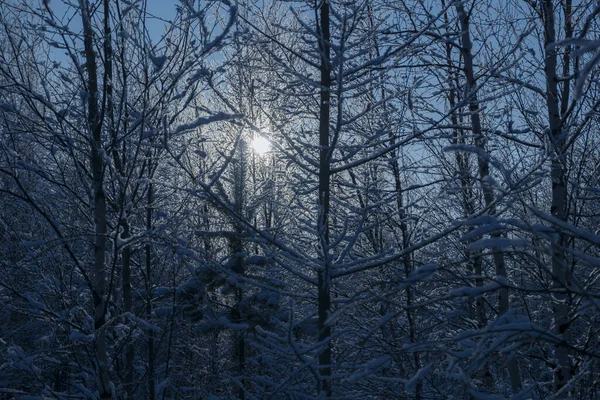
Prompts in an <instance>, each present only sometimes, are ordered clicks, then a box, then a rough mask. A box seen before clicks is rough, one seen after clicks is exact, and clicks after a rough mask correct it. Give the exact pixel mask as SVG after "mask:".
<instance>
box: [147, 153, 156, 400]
mask: <svg viewBox="0 0 600 400" xmlns="http://www.w3.org/2000/svg"><path fill="white" fill-rule="evenodd" d="M148 162H150V161H149V160H148ZM151 175H152V174H150V176H151ZM149 179H152V178H151V177H150V178H149ZM147 203H148V204H147V206H146V231H147V233H148V234H150V232H151V230H152V212H153V210H154V208H153V203H154V185H153V184H152V183H149V184H148V193H147ZM145 253H146V319H147V320H148V322H150V321H151V319H152V245H151V244H150V243H147V244H146V248H145ZM147 334H148V399H149V400H155V399H156V377H155V370H156V365H155V364H156V361H155V354H154V353H155V350H154V331H153V330H152V329H148V331H147Z"/></svg>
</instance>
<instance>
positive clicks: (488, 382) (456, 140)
mask: <svg viewBox="0 0 600 400" xmlns="http://www.w3.org/2000/svg"><path fill="white" fill-rule="evenodd" d="M441 3H442V7H444V8H445V7H446V2H445V0H441ZM444 22H445V25H446V26H449V18H448V14H447V13H445V14H444ZM446 58H447V62H448V68H449V72H448V73H449V74H451V76H450V79H449V81H450V82H452V81H456V87H457V88H458V87H459V83H458V73H455V72H453V69H455V68H456V67H454V66H453V62H452V43H450V42H446ZM450 85H451V86H450V90H449V94H448V102H449V105H450V108H451V109H452V110H455V109H456V107H457V101H458V99H457V94H456V89H455V88H454V87H453V86H452V83H451V84H450ZM458 115H459V112H458V110H455V111H454V112H452V113H451V115H450V119H451V121H452V125H453V126H454V127H456V128H454V129H453V138H452V144H454V145H457V144H465V140H464V137H463V135H462V131H461V130H460V128H458V126H459V125H461V124H462V123H463V121H462V118H460V119H459V117H458ZM454 154H455V159H456V166H457V168H458V174H459V180H460V187H461V193H462V197H463V204H462V207H463V209H464V212H465V217H469V216H471V215H474V214H475V197H474V193H473V183H472V179H471V178H470V163H469V158H468V155H467V154H465V153H462V152H459V151H457V152H455V153H454ZM473 229H474V228H469V231H472V230H473ZM465 255H466V258H467V260H468V265H469V267H468V268H469V272H470V273H471V274H472V275H474V276H475V279H474V282H475V286H476V287H483V268H482V266H483V260H482V255H481V251H480V250H470V249H469V248H468V247H467V248H466V249H465ZM485 303H486V301H485V299H484V298H483V296H479V297H477V299H476V300H475V307H473V303H472V301H471V300H470V303H469V312H470V313H471V317H472V318H473V319H474V320H475V321H477V327H478V328H479V329H481V328H483V327H484V326H485V325H486V324H487V317H486V311H485V308H486V306H485ZM482 373H483V382H484V385H485V387H488V388H491V387H492V386H493V384H494V381H493V377H492V373H491V371H490V368H489V365H487V364H486V365H485V367H484V368H483V371H482Z"/></svg>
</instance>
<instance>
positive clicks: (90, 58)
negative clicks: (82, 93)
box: [79, 0, 112, 399]
mask: <svg viewBox="0 0 600 400" xmlns="http://www.w3.org/2000/svg"><path fill="white" fill-rule="evenodd" d="M79 6H80V9H81V19H82V25H83V44H84V50H85V58H86V70H87V79H88V82H87V83H88V87H87V107H88V113H87V114H88V115H87V122H88V127H89V130H90V132H91V140H90V143H91V155H90V169H91V170H92V190H93V202H94V226H95V228H94V234H95V239H94V264H93V269H94V271H93V272H94V273H93V285H94V287H93V298H94V329H95V331H96V335H95V353H96V373H97V380H98V391H99V392H100V398H101V399H111V398H112V393H111V390H110V375H109V367H108V356H107V353H106V331H105V326H104V325H105V322H106V321H105V318H106V260H105V257H106V255H105V254H106V230H107V224H106V195H105V193H104V183H103V181H104V159H103V157H102V151H103V149H102V120H101V116H100V114H99V110H98V98H99V96H100V93H99V92H98V69H97V65H96V53H95V50H94V32H93V28H92V22H91V17H90V13H89V4H88V2H87V1H86V0H79Z"/></svg>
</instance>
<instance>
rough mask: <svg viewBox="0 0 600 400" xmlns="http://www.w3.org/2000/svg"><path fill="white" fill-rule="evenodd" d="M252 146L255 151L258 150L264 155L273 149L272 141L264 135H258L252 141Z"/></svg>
mask: <svg viewBox="0 0 600 400" xmlns="http://www.w3.org/2000/svg"><path fill="white" fill-rule="evenodd" d="M252 148H253V149H254V151H255V152H257V153H258V154H259V155H261V156H262V155H264V154H265V153H267V152H268V151H269V150H271V143H270V142H269V141H268V140H267V139H265V138H264V137H262V136H257V137H256V138H255V139H254V140H253V141H252Z"/></svg>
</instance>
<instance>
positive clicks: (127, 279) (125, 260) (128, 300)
mask: <svg viewBox="0 0 600 400" xmlns="http://www.w3.org/2000/svg"><path fill="white" fill-rule="evenodd" d="M121 224H122V225H123V233H122V234H121V238H122V239H123V240H127V239H128V238H129V237H130V232H129V222H128V221H127V217H126V216H124V217H123V221H122V223H121ZM121 265H122V267H123V311H124V312H126V313H132V312H133V296H132V291H131V248H130V247H129V245H126V246H125V247H124V248H123V254H122V255H121ZM133 358H134V349H133V344H132V343H131V338H129V339H128V340H127V344H126V345H125V360H124V361H125V362H124V366H125V377H124V378H125V379H124V384H123V387H124V389H125V399H126V400H132V399H133Z"/></svg>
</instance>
